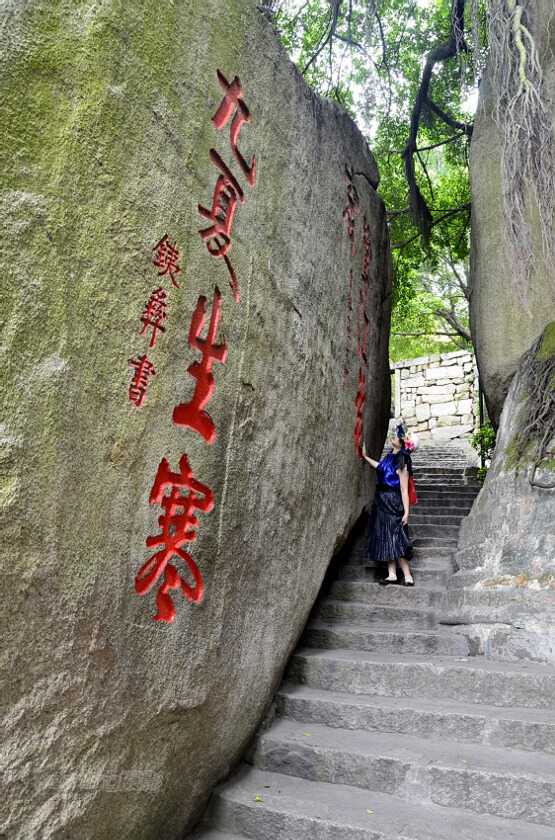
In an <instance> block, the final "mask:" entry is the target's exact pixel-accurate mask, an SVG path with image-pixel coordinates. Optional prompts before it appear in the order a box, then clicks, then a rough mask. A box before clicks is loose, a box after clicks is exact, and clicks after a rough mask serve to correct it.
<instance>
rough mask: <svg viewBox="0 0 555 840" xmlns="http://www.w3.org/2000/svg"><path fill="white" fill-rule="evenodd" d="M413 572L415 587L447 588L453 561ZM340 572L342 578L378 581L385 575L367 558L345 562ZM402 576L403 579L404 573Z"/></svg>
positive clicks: (416, 568) (417, 568) (416, 569)
mask: <svg viewBox="0 0 555 840" xmlns="http://www.w3.org/2000/svg"><path fill="white" fill-rule="evenodd" d="M412 573H413V577H414V581H415V587H414V588H415V589H417V588H420V587H422V586H424V587H430V588H432V589H445V587H446V586H447V583H448V582H449V581H450V579H451V577H452V574H453V572H452V566H451V563H448V561H445V565H444V567H443V568H429V569H422V568H420V567H419V566H417V567H415V569H414V570H412ZM338 574H339V577H340V579H341V580H357V581H358V580H360V581H364V580H366V581H376V580H378V579H379V578H380V577H382V576H383V574H384V571H383V569H382V570H380V569H378V568H377V567H376V565H375V564H373V563H371V562H370V561H369V560H367V561H364V563H363V562H360V563H355V562H354V561H353V562H352V563H348V564H345V565H344V566H342V567H341V568H340V569H339V572H338ZM400 577H401V579H402V575H400Z"/></svg>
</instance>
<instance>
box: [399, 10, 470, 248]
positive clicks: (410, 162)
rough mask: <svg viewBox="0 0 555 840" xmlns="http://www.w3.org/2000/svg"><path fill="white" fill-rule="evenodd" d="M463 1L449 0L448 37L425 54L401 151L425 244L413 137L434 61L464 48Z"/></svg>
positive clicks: (426, 220)
mask: <svg viewBox="0 0 555 840" xmlns="http://www.w3.org/2000/svg"><path fill="white" fill-rule="evenodd" d="M465 4H466V0H453V7H452V11H451V31H450V35H449V40H448V41H444V42H443V43H442V44H438V45H437V46H436V47H434V48H433V49H432V50H430V52H429V53H428V56H427V58H426V64H425V65H424V70H423V71H422V78H421V80H420V86H419V88H418V92H417V94H416V100H415V103H414V106H413V109H412V114H411V120H410V132H409V136H408V139H407V143H406V146H405V148H404V150H403V153H402V157H403V159H404V161H405V175H406V178H407V182H408V185H409V202H410V207H411V215H412V218H413V222H414V224H415V226H416V228H417V229H418V235H419V236H422V237H423V238H424V242H425V243H426V245H428V244H429V241H430V234H431V230H432V217H431V214H430V211H429V210H428V206H427V204H426V201H425V200H424V197H423V195H422V193H421V192H420V189H419V187H418V184H417V183H416V172H415V167H414V155H415V154H416V150H417V147H416V138H417V135H418V128H419V125H420V117H421V115H422V109H423V107H424V104H425V103H426V100H427V98H428V89H429V87H430V81H431V78H432V71H433V69H434V67H435V65H436V64H437V62H438V61H447V60H448V59H449V58H454V57H455V56H456V55H457V50H460V49H462V50H463V51H466V50H467V49H468V48H467V47H466V44H465V43H464V41H463V42H462V44H461V43H460V40H459V39H458V38H457V33H460V32H461V31H462V30H463V28H464V7H465Z"/></svg>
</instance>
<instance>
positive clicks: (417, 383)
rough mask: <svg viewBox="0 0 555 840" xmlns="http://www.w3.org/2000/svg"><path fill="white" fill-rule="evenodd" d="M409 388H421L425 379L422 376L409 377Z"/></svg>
mask: <svg viewBox="0 0 555 840" xmlns="http://www.w3.org/2000/svg"><path fill="white" fill-rule="evenodd" d="M409 382H410V386H411V388H421V387H422V386H423V385H425V384H426V380H425V379H424V377H423V376H417V375H415V376H411V378H410V379H409Z"/></svg>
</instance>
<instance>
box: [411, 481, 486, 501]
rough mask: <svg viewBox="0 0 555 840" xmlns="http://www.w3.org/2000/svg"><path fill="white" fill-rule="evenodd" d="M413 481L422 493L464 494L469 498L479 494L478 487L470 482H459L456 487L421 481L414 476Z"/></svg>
mask: <svg viewBox="0 0 555 840" xmlns="http://www.w3.org/2000/svg"><path fill="white" fill-rule="evenodd" d="M414 483H415V485H416V487H417V488H420V491H421V492H422V493H434V494H440V495H444V496H452V495H453V494H454V495H455V496H464V497H468V498H469V499H475V498H476V496H477V495H478V494H479V492H480V489H479V488H478V487H472V485H470V484H459V485H458V486H457V487H450V486H447V485H446V486H443V487H442V485H441V484H439V485H438V484H436V483H435V482H434V483H433V484H428V482H426V481H423V480H422V478H421V477H420V478H419V477H418V476H415V477H414Z"/></svg>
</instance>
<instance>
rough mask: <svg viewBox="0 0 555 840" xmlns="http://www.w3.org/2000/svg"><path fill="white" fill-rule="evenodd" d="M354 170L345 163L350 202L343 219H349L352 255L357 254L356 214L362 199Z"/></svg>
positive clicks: (348, 232) (348, 230)
mask: <svg viewBox="0 0 555 840" xmlns="http://www.w3.org/2000/svg"><path fill="white" fill-rule="evenodd" d="M354 177H355V173H354V170H353V169H352V168H351V169H349V167H348V166H347V164H345V183H346V184H347V197H348V199H349V203H348V205H347V207H346V209H345V211H344V213H343V221H345V220H348V226H347V235H348V237H349V239H350V240H351V256H353V257H354V255H355V216H356V214H357V213H360V201H359V199H358V193H357V188H356V187H355V182H354Z"/></svg>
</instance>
